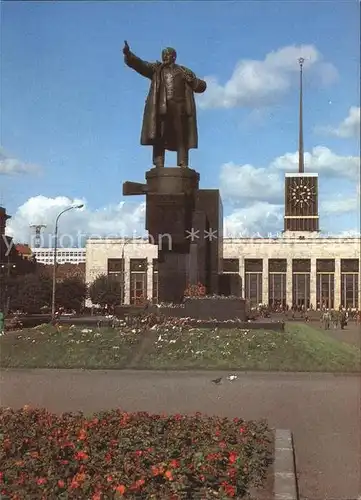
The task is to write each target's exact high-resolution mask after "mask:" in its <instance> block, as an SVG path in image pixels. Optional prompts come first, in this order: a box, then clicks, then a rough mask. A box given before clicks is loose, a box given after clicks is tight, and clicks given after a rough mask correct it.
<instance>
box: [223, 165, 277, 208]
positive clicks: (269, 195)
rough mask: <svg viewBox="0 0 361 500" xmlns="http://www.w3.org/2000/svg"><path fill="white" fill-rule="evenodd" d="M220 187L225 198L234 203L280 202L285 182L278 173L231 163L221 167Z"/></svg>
mask: <svg viewBox="0 0 361 500" xmlns="http://www.w3.org/2000/svg"><path fill="white" fill-rule="evenodd" d="M220 186H221V190H222V194H224V196H225V198H227V199H230V200H232V201H237V200H244V201H250V200H266V201H268V202H272V201H277V202H278V201H280V197H281V196H282V189H283V182H282V179H281V177H280V175H279V174H278V172H272V171H271V170H269V169H267V168H262V167H261V168H256V167H254V166H252V165H249V164H246V165H236V164H235V163H233V162H229V163H225V164H224V165H222V167H221V172H220Z"/></svg>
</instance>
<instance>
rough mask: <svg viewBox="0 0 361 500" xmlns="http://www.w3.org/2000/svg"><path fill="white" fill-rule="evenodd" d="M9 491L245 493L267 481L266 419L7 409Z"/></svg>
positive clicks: (17, 495)
mask: <svg viewBox="0 0 361 500" xmlns="http://www.w3.org/2000/svg"><path fill="white" fill-rule="evenodd" d="M0 428H1V432H2V435H1V438H2V439H1V442H2V444H1V451H0V464H1V466H0V467H1V469H0V493H1V495H3V497H2V498H4V500H5V498H9V499H13V500H16V499H18V500H20V499H24V498H34V499H35V498H37V499H44V500H52V499H54V500H55V499H62V498H64V499H66V498H72V499H84V498H86V499H91V500H103V499H104V500H105V499H120V498H124V499H144V500H146V499H156V500H161V499H167V500H178V499H179V500H181V499H183V498H191V499H197V498H201V499H202V500H207V499H213V498H218V499H229V498H243V497H244V496H245V495H246V493H247V491H248V490H249V488H250V487H255V486H256V487H257V486H259V485H261V483H262V481H263V479H264V477H265V475H266V472H267V469H268V467H269V465H270V463H271V461H272V460H271V459H272V457H271V452H270V449H271V445H272V442H273V436H272V433H271V431H270V429H269V428H268V427H267V425H266V423H265V422H263V421H260V422H256V421H248V422H245V421H243V420H241V419H234V420H230V419H225V418H218V417H205V416H202V415H201V414H200V413H197V414H196V415H194V416H183V415H174V416H166V415H149V414H147V413H124V412H122V411H120V410H113V411H107V412H102V413H98V414H94V415H93V416H91V417H88V418H87V417H85V416H84V415H83V414H82V413H78V414H70V413H68V414H63V415H60V416H57V415H54V414H51V413H48V412H47V411H46V410H39V409H36V410H33V409H30V408H27V407H24V408H23V409H22V410H18V411H15V410H12V409H0Z"/></svg>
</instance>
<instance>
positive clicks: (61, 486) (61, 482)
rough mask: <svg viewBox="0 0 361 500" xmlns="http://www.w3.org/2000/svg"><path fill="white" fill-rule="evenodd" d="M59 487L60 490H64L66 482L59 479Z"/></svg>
mask: <svg viewBox="0 0 361 500" xmlns="http://www.w3.org/2000/svg"><path fill="white" fill-rule="evenodd" d="M58 486H59V488H64V486H65V482H64V481H63V480H62V479H59V481H58Z"/></svg>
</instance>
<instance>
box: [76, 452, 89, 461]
mask: <svg viewBox="0 0 361 500" xmlns="http://www.w3.org/2000/svg"><path fill="white" fill-rule="evenodd" d="M87 458H89V456H88V455H87V454H86V453H85V452H84V451H77V452H76V453H75V460H86V459H87Z"/></svg>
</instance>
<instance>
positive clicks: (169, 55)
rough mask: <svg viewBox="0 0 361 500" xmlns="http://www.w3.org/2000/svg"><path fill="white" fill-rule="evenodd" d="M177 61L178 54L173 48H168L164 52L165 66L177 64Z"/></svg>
mask: <svg viewBox="0 0 361 500" xmlns="http://www.w3.org/2000/svg"><path fill="white" fill-rule="evenodd" d="M176 59H177V52H176V51H175V50H174V49H172V47H166V48H165V49H163V50H162V61H163V64H165V65H168V64H172V63H174V62H175V60H176Z"/></svg>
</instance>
